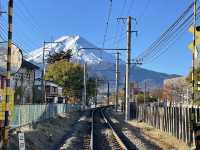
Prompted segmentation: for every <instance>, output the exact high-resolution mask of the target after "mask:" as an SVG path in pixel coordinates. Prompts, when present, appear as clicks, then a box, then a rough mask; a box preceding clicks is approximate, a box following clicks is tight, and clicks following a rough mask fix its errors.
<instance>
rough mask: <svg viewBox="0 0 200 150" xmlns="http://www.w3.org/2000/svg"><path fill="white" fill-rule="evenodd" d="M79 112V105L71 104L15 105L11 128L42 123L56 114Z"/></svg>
mask: <svg viewBox="0 0 200 150" xmlns="http://www.w3.org/2000/svg"><path fill="white" fill-rule="evenodd" d="M78 110H81V105H72V104H27V105H15V107H14V111H13V112H12V118H11V128H17V127H21V126H24V125H27V124H30V123H35V122H39V121H44V120H47V119H51V118H54V117H56V116H57V115H58V114H61V113H65V112H72V111H78Z"/></svg>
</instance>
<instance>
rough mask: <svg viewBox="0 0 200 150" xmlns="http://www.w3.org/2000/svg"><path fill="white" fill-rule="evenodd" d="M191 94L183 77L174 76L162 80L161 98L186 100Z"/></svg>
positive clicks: (189, 87)
mask: <svg viewBox="0 0 200 150" xmlns="http://www.w3.org/2000/svg"><path fill="white" fill-rule="evenodd" d="M190 95H191V86H190V85H189V84H188V83H187V81H186V78H185V77H176V78H171V79H166V80H164V84H163V98H164V99H166V100H168V101H172V102H176V103H183V102H188V100H189V99H190Z"/></svg>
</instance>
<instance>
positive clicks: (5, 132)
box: [3, 0, 13, 150]
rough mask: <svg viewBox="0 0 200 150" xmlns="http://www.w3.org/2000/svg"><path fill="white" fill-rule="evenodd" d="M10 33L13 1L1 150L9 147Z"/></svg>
mask: <svg viewBox="0 0 200 150" xmlns="http://www.w3.org/2000/svg"><path fill="white" fill-rule="evenodd" d="M12 31H13V0H8V52H7V70H6V100H5V121H4V129H3V149H4V150H7V149H8V145H9V137H8V134H9V103H10V96H9V89H10V88H11V87H10V76H11V54H12Z"/></svg>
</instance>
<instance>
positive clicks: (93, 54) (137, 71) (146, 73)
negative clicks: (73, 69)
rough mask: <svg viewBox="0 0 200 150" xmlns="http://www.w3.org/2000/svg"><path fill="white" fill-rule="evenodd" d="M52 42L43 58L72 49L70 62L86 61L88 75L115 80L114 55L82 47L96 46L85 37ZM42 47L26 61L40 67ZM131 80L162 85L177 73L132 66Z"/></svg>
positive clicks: (122, 74)
mask: <svg viewBox="0 0 200 150" xmlns="http://www.w3.org/2000/svg"><path fill="white" fill-rule="evenodd" d="M55 42H59V43H53V44H47V45H46V48H45V49H46V50H45V60H46V59H47V58H48V55H49V54H53V53H55V52H56V53H59V52H62V51H64V52H65V51H67V50H69V49H71V50H72V55H73V56H72V62H74V63H80V64H83V63H84V62H87V64H88V68H89V74H90V75H96V76H99V77H101V78H104V79H105V80H112V81H113V80H115V71H114V69H115V56H114V55H113V54H111V53H108V52H106V51H104V50H94V49H83V48H97V47H96V46H95V45H94V44H92V43H91V42H89V41H87V40H86V39H85V38H83V37H81V36H79V35H77V36H62V37H60V38H59V39H57V40H55ZM42 57H43V47H41V48H39V49H36V50H33V51H32V52H30V54H29V57H28V58H27V60H28V61H31V62H33V63H34V64H36V65H38V66H40V67H42ZM131 70H132V71H131V77H130V78H131V81H133V80H134V81H135V82H143V81H144V80H149V81H151V86H162V84H163V80H164V79H168V78H173V77H178V75H170V74H165V73H160V72H155V71H152V70H148V69H144V68H141V67H135V66H133V67H132V69H131ZM124 73H125V63H124V62H123V61H122V62H121V64H120V82H121V83H123V82H124Z"/></svg>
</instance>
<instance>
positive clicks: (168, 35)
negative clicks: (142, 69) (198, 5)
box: [138, 4, 193, 58]
mask: <svg viewBox="0 0 200 150" xmlns="http://www.w3.org/2000/svg"><path fill="white" fill-rule="evenodd" d="M192 6H193V4H191V5H189V7H188V8H187V9H186V10H185V11H184V12H183V14H182V15H181V16H180V17H179V18H178V19H177V20H176V21H175V23H174V24H172V25H171V26H170V27H169V28H168V30H167V31H165V32H164V33H163V34H162V35H161V37H160V38H159V39H157V40H156V41H154V42H153V43H152V44H151V46H150V47H149V48H148V49H146V50H145V51H144V52H143V53H141V54H140V55H139V56H138V58H147V57H152V55H155V54H157V53H158V52H159V51H161V48H162V47H163V46H164V45H166V41H167V42H168V41H169V40H170V39H172V38H173V37H174V36H175V35H176V34H178V33H179V32H180V29H181V28H182V27H183V26H184V25H185V23H186V22H187V21H188V20H189V19H190V18H191V17H192V15H189V16H188V17H187V18H186V16H187V14H188V12H189V11H190V10H191V9H192ZM184 18H186V19H184Z"/></svg>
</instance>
